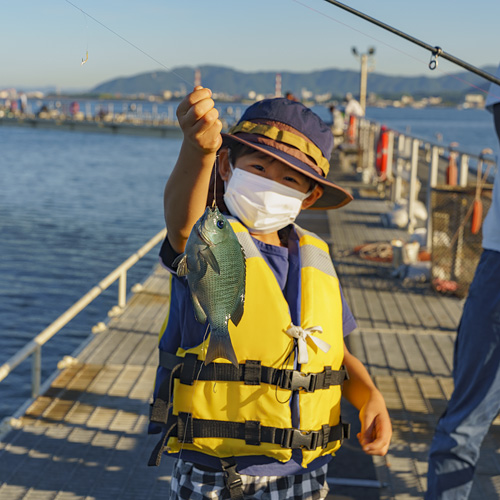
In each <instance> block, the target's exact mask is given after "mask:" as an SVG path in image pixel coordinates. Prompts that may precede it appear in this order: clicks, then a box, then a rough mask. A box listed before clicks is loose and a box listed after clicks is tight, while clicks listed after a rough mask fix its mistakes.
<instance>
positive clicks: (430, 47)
mask: <svg viewBox="0 0 500 500" xmlns="http://www.w3.org/2000/svg"><path fill="white" fill-rule="evenodd" d="M292 1H293V2H295V3H297V4H299V5H302V6H303V7H305V8H306V9H309V10H311V11H313V12H315V13H316V14H319V15H321V16H323V17H326V18H327V19H330V20H331V21H335V22H336V23H337V24H340V25H342V26H345V27H346V28H349V29H350V30H352V31H355V32H356V33H359V34H361V35H363V36H366V37H367V38H370V39H372V40H374V41H376V42H378V43H380V44H382V45H385V46H386V47H388V48H390V49H392V50H395V51H397V52H399V53H401V54H403V55H404V56H406V57H409V58H411V59H414V60H415V61H418V62H420V63H423V64H429V63H428V62H427V61H425V60H423V59H420V58H419V57H416V56H414V55H412V54H409V53H408V52H405V51H404V50H401V49H400V48H398V47H396V46H394V45H391V44H389V43H387V42H384V41H383V40H380V39H379V38H376V37H375V36H373V35H369V34H368V33H366V32H364V31H361V30H359V29H357V28H354V27H353V26H351V25H350V24H347V23H345V22H342V21H340V20H339V19H337V18H335V17H332V16H330V15H328V14H325V13H324V12H321V11H320V10H317V9H315V8H313V7H311V6H310V5H307V4H305V3H303V2H301V1H300V0H292ZM325 1H326V2H329V3H332V4H333V5H336V6H338V7H340V8H343V9H345V10H347V11H348V12H351V13H352V14H355V15H358V14H359V17H362V18H363V19H365V20H367V21H371V20H373V22H374V24H377V26H380V27H383V28H385V27H386V26H387V28H386V29H388V30H389V31H391V32H392V33H394V34H399V33H402V34H403V35H405V36H404V38H406V39H409V40H410V41H413V40H416V41H417V42H419V45H420V44H423V45H424V48H426V49H428V50H431V51H432V52H433V55H434V58H435V60H436V61H437V60H438V58H439V57H443V58H444V59H448V60H451V59H450V58H452V59H453V60H451V62H454V63H455V64H458V61H460V59H457V58H454V57H453V56H450V55H449V54H446V52H443V51H442V50H441V49H439V50H440V51H441V52H439V51H438V50H437V49H438V47H432V46H431V45H428V44H424V42H420V40H417V39H413V37H409V35H406V34H404V33H403V32H399V31H398V30H396V29H394V28H391V27H390V26H388V25H385V24H384V23H381V22H380V21H377V20H376V19H373V18H370V17H369V16H367V15H365V14H363V13H361V12H359V11H357V10H355V9H351V8H350V7H347V6H346V5H344V4H341V3H340V2H334V1H333V0H325ZM434 52H435V53H436V54H434ZM445 56H446V57H445ZM460 62H461V63H463V64H465V65H466V66H467V68H466V69H469V71H472V72H474V73H476V74H480V76H482V77H483V78H485V79H487V80H489V81H492V82H494V83H497V84H499V85H500V80H499V79H498V78H496V77H494V76H492V75H490V74H489V73H486V72H484V71H482V70H479V69H477V68H475V67H474V66H471V65H469V64H468V63H465V62H463V61H460ZM460 65H461V64H460ZM462 67H464V66H462ZM472 68H474V70H472ZM434 70H437V71H438V72H439V73H441V74H442V75H444V76H448V77H450V78H454V79H455V80H458V81H459V82H461V83H463V84H465V85H467V86H469V87H471V88H473V89H476V90H479V91H480V92H482V93H484V94H488V90H485V89H482V88H481V87H478V86H477V85H474V84H473V83H471V82H468V81H467V80H464V79H463V78H460V77H459V76H457V75H453V74H450V73H447V72H446V71H443V70H442V69H440V68H438V66H437V64H436V66H435V67H434ZM478 72H479V73H478ZM492 95H495V94H492ZM495 97H499V98H500V96H495Z"/></svg>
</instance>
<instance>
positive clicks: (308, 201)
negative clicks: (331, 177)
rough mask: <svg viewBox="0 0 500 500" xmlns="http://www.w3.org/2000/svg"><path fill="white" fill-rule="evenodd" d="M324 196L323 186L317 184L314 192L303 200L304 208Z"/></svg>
mask: <svg viewBox="0 0 500 500" xmlns="http://www.w3.org/2000/svg"><path fill="white" fill-rule="evenodd" d="M322 196H323V186H320V185H319V184H316V186H315V187H314V189H313V190H312V193H311V194H310V195H309V196H308V197H307V198H306V199H305V200H304V201H303V202H302V210H305V209H306V208H309V207H310V206H312V205H314V204H315V203H316V201H317V200H318V199H319V198H321V197H322Z"/></svg>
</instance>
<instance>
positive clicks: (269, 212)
mask: <svg viewBox="0 0 500 500" xmlns="http://www.w3.org/2000/svg"><path fill="white" fill-rule="evenodd" d="M231 170H232V175H231V178H230V179H229V181H228V182H227V185H226V192H225V193H224V203H225V204H226V206H227V208H228V209H229V211H230V212H231V215H233V216H235V217H237V218H238V219H240V221H241V222H243V224H245V226H246V227H247V228H248V229H249V230H250V231H251V232H253V233H257V234H259V233H260V234H265V233H271V232H273V231H278V230H279V229H282V228H284V227H286V226H287V225H288V224H290V223H292V222H293V221H294V220H295V218H296V217H297V215H298V214H299V212H300V209H301V208H302V202H303V201H304V199H305V198H307V197H308V196H309V194H310V192H309V193H301V192H300V191H297V190H296V189H292V188H291V187H288V186H285V185H283V184H280V183H279V182H275V181H272V180H270V179H267V178H266V177H262V176H260V175H256V174H252V173H250V172H247V171H246V170H242V169H241V168H233V167H232V166H231Z"/></svg>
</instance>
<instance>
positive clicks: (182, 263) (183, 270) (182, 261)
mask: <svg viewBox="0 0 500 500" xmlns="http://www.w3.org/2000/svg"><path fill="white" fill-rule="evenodd" d="M172 267H173V268H174V269H175V268H176V267H177V276H186V275H187V274H188V272H189V270H188V265H187V255H186V254H185V253H181V254H180V255H178V256H177V257H176V258H175V259H174V261H173V262H172Z"/></svg>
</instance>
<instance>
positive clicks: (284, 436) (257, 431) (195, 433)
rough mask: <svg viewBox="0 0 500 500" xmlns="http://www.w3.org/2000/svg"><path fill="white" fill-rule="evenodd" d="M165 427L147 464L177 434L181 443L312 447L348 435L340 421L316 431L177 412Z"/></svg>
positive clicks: (153, 462) (156, 462) (154, 462)
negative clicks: (212, 440)
mask: <svg viewBox="0 0 500 500" xmlns="http://www.w3.org/2000/svg"><path fill="white" fill-rule="evenodd" d="M166 428H167V429H168V430H167V431H166V433H165V434H164V435H163V436H162V438H161V439H160V441H159V443H158V444H157V445H156V447H155V449H154V450H153V453H152V454H151V457H150V459H149V465H159V463H160V460H161V454H162V453H163V450H164V448H165V443H166V442H167V440H168V439H169V438H170V437H176V438H177V440H178V441H179V442H180V443H193V442H194V439H196V438H226V439H241V440H243V441H245V443H246V444H247V445H254V446H259V445H260V444H261V443H271V444H277V445H279V446H281V447H282V448H288V449H292V450H293V449H299V448H303V449H307V450H315V449H316V448H318V447H321V448H323V449H324V448H326V447H327V445H328V444H329V443H332V442H334V441H340V442H342V441H343V440H344V439H348V438H349V433H350V425H349V424H347V423H344V422H342V421H340V422H339V423H338V424H337V425H334V426H330V425H327V424H325V425H323V426H322V428H321V429H320V430H317V431H305V430H301V429H296V428H293V427H292V428H286V429H282V428H279V427H268V426H264V425H261V423H260V422H259V421H256V420H249V421H246V422H227V421H223V420H204V419H199V418H193V417H192V414H191V413H187V412H179V415H172V414H171V415H169V417H168V422H167V425H166Z"/></svg>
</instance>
